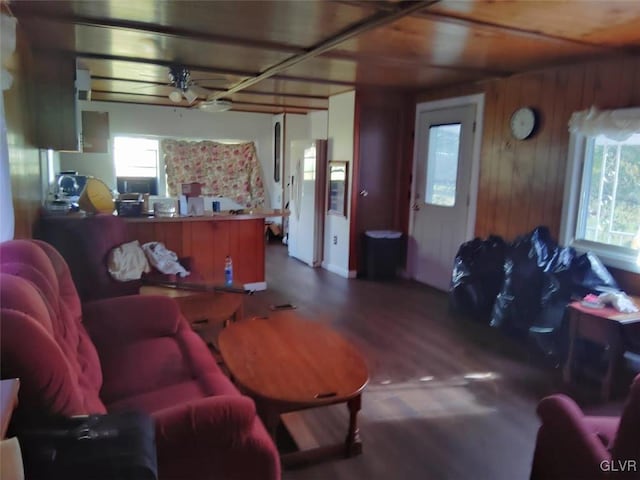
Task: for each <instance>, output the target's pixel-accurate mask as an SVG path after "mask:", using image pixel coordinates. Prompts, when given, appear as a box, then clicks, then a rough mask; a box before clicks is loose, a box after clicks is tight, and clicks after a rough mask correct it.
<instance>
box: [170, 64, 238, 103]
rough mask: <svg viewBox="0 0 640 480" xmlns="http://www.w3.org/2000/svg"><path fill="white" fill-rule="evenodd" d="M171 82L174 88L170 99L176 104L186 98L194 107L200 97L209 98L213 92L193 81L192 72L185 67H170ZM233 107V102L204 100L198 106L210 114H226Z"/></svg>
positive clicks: (177, 65)
mask: <svg viewBox="0 0 640 480" xmlns="http://www.w3.org/2000/svg"><path fill="white" fill-rule="evenodd" d="M169 81H170V85H171V86H172V87H173V90H172V91H171V93H169V99H170V100H171V101H172V102H174V103H180V102H181V101H182V99H183V98H184V99H185V100H186V101H187V102H188V103H189V105H192V104H193V103H194V102H195V101H196V100H198V98H199V97H205V98H208V97H209V96H210V95H211V94H212V93H213V92H211V91H210V90H208V89H206V88H204V87H201V86H199V85H197V84H196V83H195V82H194V81H193V80H192V79H191V72H190V71H189V69H188V68H187V67H185V66H184V65H179V64H176V65H172V66H171V67H169ZM232 106H233V103H232V102H231V100H224V99H217V100H204V101H202V102H200V103H199V104H198V108H199V109H201V110H205V111H208V112H225V111H227V110H229V109H230V108H231V107H232Z"/></svg>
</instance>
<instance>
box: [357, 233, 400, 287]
mask: <svg viewBox="0 0 640 480" xmlns="http://www.w3.org/2000/svg"><path fill="white" fill-rule="evenodd" d="M364 250H365V266H366V270H365V271H366V276H367V278H371V279H373V280H386V279H392V278H395V277H396V274H397V273H398V268H399V267H400V263H401V261H402V252H403V235H402V232H398V231H395V230H367V231H366V232H365V233H364Z"/></svg>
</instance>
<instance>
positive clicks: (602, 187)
mask: <svg viewBox="0 0 640 480" xmlns="http://www.w3.org/2000/svg"><path fill="white" fill-rule="evenodd" d="M570 129H571V132H572V133H571V143H570V155H569V164H568V167H567V179H566V191H565V202H564V209H563V221H562V233H561V237H562V238H561V241H562V242H563V243H565V244H571V245H573V246H574V247H576V248H577V249H578V250H583V251H586V250H592V251H594V252H595V253H596V254H598V256H600V257H601V258H602V260H603V261H604V263H605V264H607V265H610V266H613V267H618V268H622V269H625V270H630V271H639V272H640V110H639V109H628V110H616V111H609V112H597V111H596V110H595V109H591V110H590V111H588V112H578V113H577V114H574V116H573V117H572V120H571V122H570Z"/></svg>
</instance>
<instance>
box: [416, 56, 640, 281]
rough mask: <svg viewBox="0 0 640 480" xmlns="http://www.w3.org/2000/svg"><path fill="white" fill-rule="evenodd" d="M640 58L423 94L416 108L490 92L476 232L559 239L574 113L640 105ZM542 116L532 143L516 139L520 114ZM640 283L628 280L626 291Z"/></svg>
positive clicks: (485, 124) (487, 100)
mask: <svg viewBox="0 0 640 480" xmlns="http://www.w3.org/2000/svg"><path fill="white" fill-rule="evenodd" d="M638 85H640V58H624V59H616V60H609V61H599V62H589V63H583V64H578V65H571V66H564V67H556V68H550V69H546V70H541V71H537V72H532V73H527V74H522V75H516V76H513V77H509V78H506V79H499V80H493V81H490V82H486V83H483V84H478V85H468V86H453V87H451V88H446V89H442V90H438V91H430V92H424V93H421V94H419V95H418V96H417V102H416V103H420V102H425V101H430V100H437V99H442V98H448V97H455V96H461V95H470V94H473V93H480V92H484V93H485V112H484V126H483V140H482V151H481V160H480V179H479V182H480V183H479V191H478V210H477V218H476V227H475V233H476V235H477V236H480V237H486V236H487V235H489V234H497V235H501V236H503V237H504V238H505V239H507V240H513V239H514V238H515V237H516V236H517V235H520V234H523V233H526V232H527V231H529V230H531V229H533V228H534V227H536V226H537V225H547V226H548V227H549V229H550V231H551V233H552V234H553V236H554V237H555V238H558V235H559V232H560V221H561V215H562V201H563V192H564V181H565V170H566V165H567V154H568V145H569V132H568V128H567V123H568V121H569V118H570V116H571V113H572V112H575V111H578V110H584V109H587V108H589V107H591V106H592V105H595V106H597V107H598V108H601V109H613V108H626V107H637V106H640V88H638ZM524 106H528V107H532V108H534V109H535V110H536V111H537V112H538V114H539V122H540V123H539V127H538V129H537V131H536V133H535V134H534V136H533V137H532V138H529V139H527V140H524V141H518V140H515V139H513V138H512V137H511V133H510V130H509V119H510V117H511V114H512V113H513V112H514V111H515V110H516V109H518V108H520V107H524ZM638 278H640V277H639V276H637V275H626V276H625V277H624V280H625V281H624V283H625V285H627V288H628V289H629V290H634V289H635V290H640V282H639V281H638Z"/></svg>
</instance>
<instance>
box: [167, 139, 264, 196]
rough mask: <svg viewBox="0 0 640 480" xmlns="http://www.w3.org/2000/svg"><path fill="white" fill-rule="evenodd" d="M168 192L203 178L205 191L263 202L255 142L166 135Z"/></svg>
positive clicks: (212, 194)
mask: <svg viewBox="0 0 640 480" xmlns="http://www.w3.org/2000/svg"><path fill="white" fill-rule="evenodd" d="M160 150H161V152H162V155H163V157H164V161H165V167H166V171H167V184H168V187H169V195H172V196H177V195H178V194H179V192H180V186H181V185H182V184H183V183H191V182H200V183H201V184H202V194H203V195H211V196H221V197H227V198H230V199H231V200H233V201H234V202H236V203H239V204H240V205H245V206H247V207H261V206H263V205H264V197H265V194H264V185H263V183H262V175H261V171H260V170H261V169H260V162H259V160H258V155H257V154H256V146H255V144H254V143H253V142H249V143H239V144H235V145H228V144H224V143H218V142H211V141H202V142H187V141H182V140H172V139H165V140H162V141H161V142H160Z"/></svg>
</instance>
